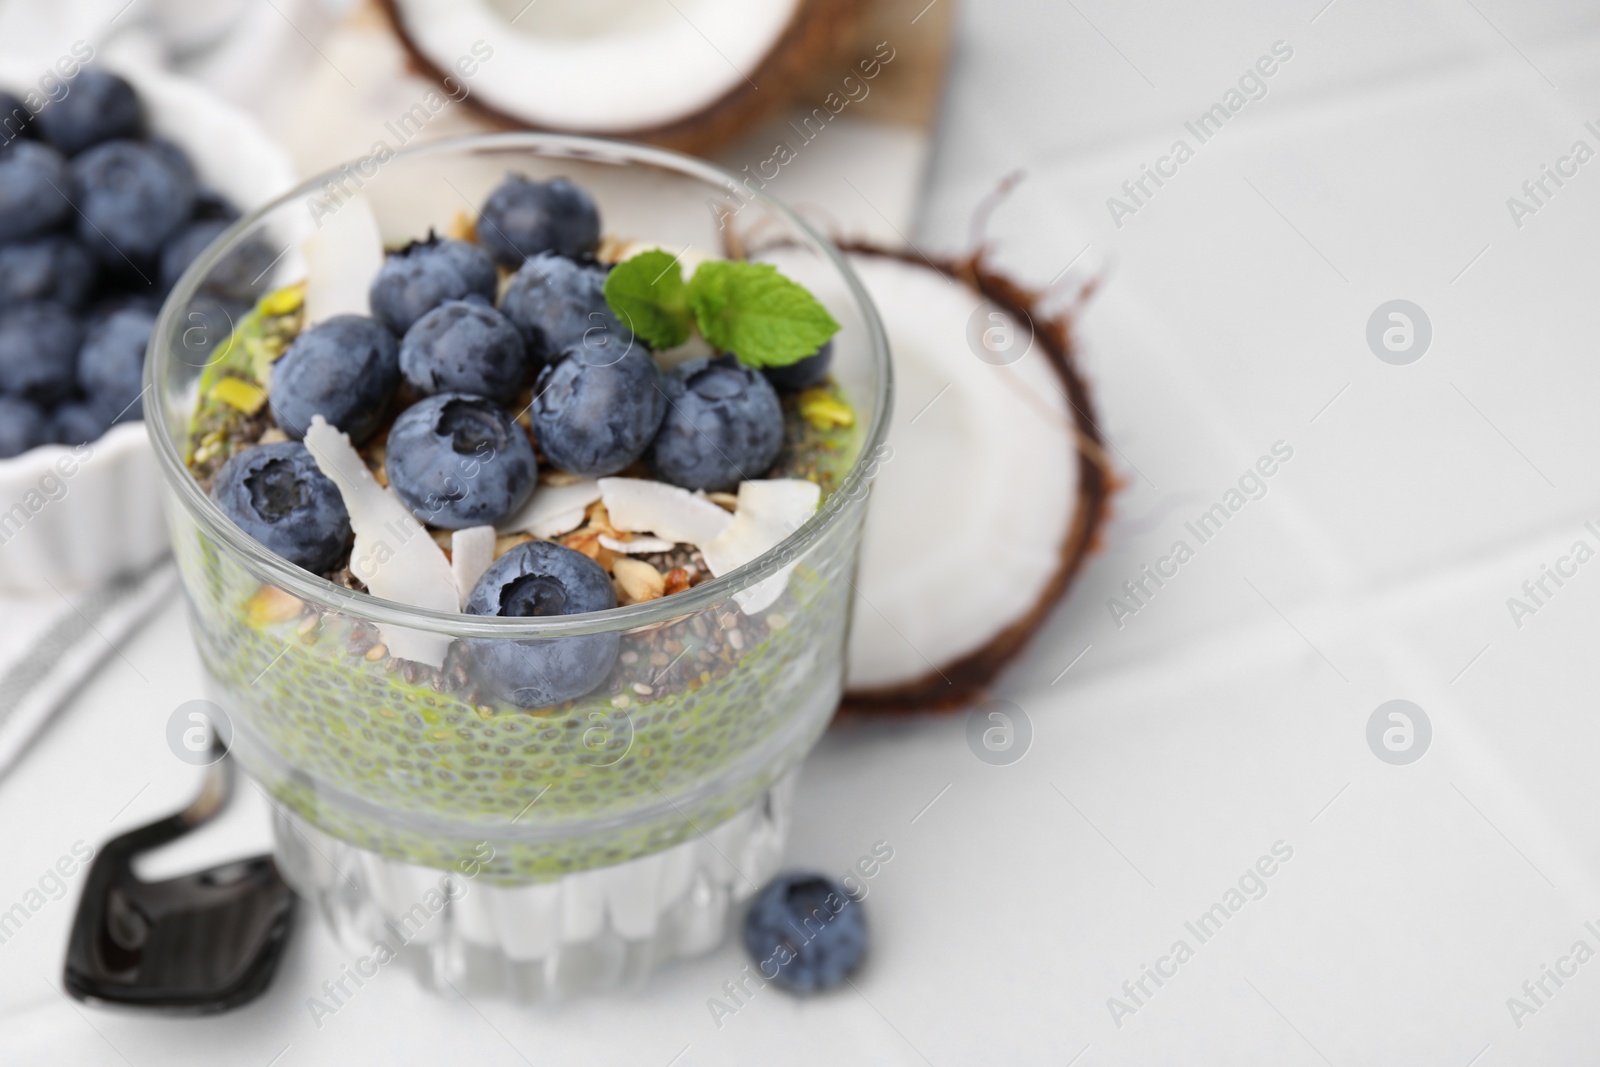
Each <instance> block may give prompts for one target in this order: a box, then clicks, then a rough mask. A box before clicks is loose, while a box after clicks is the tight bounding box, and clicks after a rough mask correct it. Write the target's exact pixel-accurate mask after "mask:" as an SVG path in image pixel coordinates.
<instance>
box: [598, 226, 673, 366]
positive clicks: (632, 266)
mask: <svg viewBox="0 0 1600 1067" xmlns="http://www.w3.org/2000/svg"><path fill="white" fill-rule="evenodd" d="M605 294H606V303H607V304H610V305H611V310H612V311H613V312H615V313H616V315H617V318H618V319H620V320H621V321H622V322H623V324H624V325H626V326H627V327H628V328H629V329H630V330H632V331H633V332H634V335H635V336H637V337H639V338H641V339H643V341H644V343H645V344H647V345H649V346H650V347H651V348H654V349H657V350H661V349H667V348H677V347H678V346H679V345H681V344H683V342H685V341H687V340H688V339H689V328H690V326H691V325H693V321H694V320H693V319H692V317H691V316H690V314H689V294H688V290H687V288H686V287H685V286H684V284H683V269H682V268H681V267H679V266H678V261H677V259H675V258H674V257H673V256H672V255H671V254H669V253H667V252H662V251H660V250H655V251H650V252H640V253H639V254H638V255H636V256H634V257H632V258H631V259H626V260H624V261H622V262H621V263H618V264H617V265H616V266H615V267H613V268H611V273H609V274H607V275H606V285H605Z"/></svg>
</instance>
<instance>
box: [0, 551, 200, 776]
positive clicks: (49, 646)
mask: <svg viewBox="0 0 1600 1067" xmlns="http://www.w3.org/2000/svg"><path fill="white" fill-rule="evenodd" d="M176 576H177V572H176V570H175V568H174V567H173V565H172V561H171V560H170V559H169V558H163V559H161V560H159V561H158V562H156V563H155V564H153V565H152V566H150V567H148V568H147V569H145V570H144V571H141V572H139V573H136V574H130V575H127V576H125V577H123V578H120V579H118V580H116V581H113V582H111V583H109V584H108V585H104V586H101V587H100V588H98V589H92V590H89V591H87V592H83V593H42V594H31V595H26V596H17V595H0V776H4V775H5V773H6V771H8V770H9V769H10V767H11V765H12V763H14V762H15V761H16V759H17V757H18V756H20V755H21V754H22V752H23V751H24V750H25V749H26V748H27V747H28V743H29V742H30V741H31V740H32V739H33V738H34V736H35V735H36V734H37V733H38V732H39V731H40V730H41V729H42V728H43V727H44V725H45V724H46V723H47V722H49V720H50V716H51V715H52V714H53V713H54V712H55V711H56V710H57V709H58V708H59V707H60V706H61V705H62V703H63V702H64V701H65V700H66V699H67V698H68V697H69V696H71V695H72V693H73V692H74V691H76V690H77V688H78V687H79V686H80V685H82V684H83V681H84V680H85V679H86V678H87V677H88V676H89V675H90V674H91V673H93V671H94V670H95V668H97V667H99V666H100V664H101V663H103V662H105V660H106V659H107V658H108V657H110V656H115V655H119V654H120V653H119V652H118V651H117V645H118V643H119V642H121V641H122V639H123V638H124V637H126V636H127V635H128V634H129V633H131V632H132V631H133V629H134V627H136V626H138V625H139V624H140V623H141V622H143V621H144V620H145V619H146V618H147V617H148V616H149V615H150V613H151V612H152V611H154V610H155V609H156V608H157V607H158V606H160V605H161V604H162V603H163V602H164V601H165V600H166V599H167V597H168V596H169V595H171V593H172V592H173V589H174V588H175V586H176Z"/></svg>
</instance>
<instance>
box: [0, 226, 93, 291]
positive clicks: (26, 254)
mask: <svg viewBox="0 0 1600 1067" xmlns="http://www.w3.org/2000/svg"><path fill="white" fill-rule="evenodd" d="M97 273H98V271H97V268H96V266H95V261H94V257H93V256H91V255H90V254H89V250H88V249H87V248H84V247H83V245H82V244H80V243H79V242H78V241H77V239H76V238H73V237H66V236H63V235H61V234H48V235H46V236H44V237H35V238H33V239H31V240H27V241H18V242H17V243H16V244H9V245H4V246H0V307H5V306H9V305H11V304H21V303H26V302H28V301H31V300H50V301H53V302H55V303H57V304H60V305H62V306H63V307H69V308H78V307H82V306H83V304H84V302H85V301H86V300H88V299H89V294H90V293H92V292H93V291H94V284H95V280H96V275H97Z"/></svg>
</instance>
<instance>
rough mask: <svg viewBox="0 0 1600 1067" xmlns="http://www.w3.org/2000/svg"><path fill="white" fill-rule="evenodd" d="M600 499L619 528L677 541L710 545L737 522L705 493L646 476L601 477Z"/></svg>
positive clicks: (613, 522)
mask: <svg viewBox="0 0 1600 1067" xmlns="http://www.w3.org/2000/svg"><path fill="white" fill-rule="evenodd" d="M600 499H601V501H602V502H603V503H604V504H605V506H606V514H607V516H608V517H609V518H610V520H611V525H612V526H613V527H615V528H616V529H618V530H622V531H623V532H625V533H646V534H654V535H655V536H657V537H659V538H661V539H662V540H664V541H671V542H673V543H674V544H685V545H695V546H697V547H698V546H701V545H706V544H709V543H710V542H711V541H713V540H715V539H716V537H717V535H718V534H720V533H722V531H723V530H725V529H727V527H728V525H729V524H730V523H732V522H733V516H732V515H729V514H728V513H727V512H726V511H723V510H722V509H721V508H719V507H717V505H715V504H713V503H712V502H711V501H709V500H707V499H706V498H705V497H703V496H697V495H696V494H694V493H691V492H689V490H687V489H681V488H679V487H678V486H676V485H668V484H667V483H666V482H652V481H646V480H645V479H643V478H601V479H600Z"/></svg>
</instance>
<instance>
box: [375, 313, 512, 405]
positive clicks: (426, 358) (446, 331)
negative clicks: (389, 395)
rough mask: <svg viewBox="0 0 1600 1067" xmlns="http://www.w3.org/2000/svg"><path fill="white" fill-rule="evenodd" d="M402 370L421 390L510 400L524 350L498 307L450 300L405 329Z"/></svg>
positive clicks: (401, 343)
mask: <svg viewBox="0 0 1600 1067" xmlns="http://www.w3.org/2000/svg"><path fill="white" fill-rule="evenodd" d="M400 374H401V376H402V377H404V378H405V380H406V382H407V383H408V384H409V385H410V386H411V388H412V389H415V390H416V391H417V392H418V393H420V394H422V395H423V396H431V395H433V394H434V393H471V394H473V395H474V396H486V397H488V398H489V399H491V400H497V401H499V402H500V403H502V404H508V403H510V402H511V401H512V400H513V399H514V398H515V397H516V395H517V390H518V389H521V388H522V380H523V379H524V378H525V377H527V374H528V352H527V348H526V347H525V346H524V345H523V343H522V335H521V334H520V333H518V332H517V328H516V327H515V326H513V325H512V324H511V320H510V319H508V318H506V317H505V316H504V315H502V314H501V313H500V312H498V311H496V310H495V309H494V308H492V307H483V306H481V305H479V304H472V303H468V302H466V301H464V300H450V301H447V302H445V303H443V304H440V305H439V306H438V307H436V308H434V309H433V310H432V311H430V312H428V313H427V314H426V315H424V316H422V318H420V319H418V320H417V321H416V323H415V324H414V325H413V326H412V327H411V329H409V330H407V331H406V336H405V339H404V340H402V341H401V342H400Z"/></svg>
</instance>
